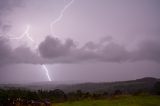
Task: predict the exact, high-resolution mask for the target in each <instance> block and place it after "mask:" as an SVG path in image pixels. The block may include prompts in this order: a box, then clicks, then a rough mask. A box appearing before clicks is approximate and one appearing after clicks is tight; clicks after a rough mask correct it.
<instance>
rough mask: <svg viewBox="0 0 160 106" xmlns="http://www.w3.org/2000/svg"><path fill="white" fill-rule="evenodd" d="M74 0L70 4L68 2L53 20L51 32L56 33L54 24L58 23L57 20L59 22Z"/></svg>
mask: <svg viewBox="0 0 160 106" xmlns="http://www.w3.org/2000/svg"><path fill="white" fill-rule="evenodd" d="M64 1H66V0H64ZM73 2H74V0H71V1H70V2H69V3H68V4H66V5H65V6H64V8H63V9H62V10H61V12H60V15H59V16H58V17H57V18H56V19H55V20H54V21H53V22H51V24H50V30H51V33H52V34H53V35H55V34H54V31H53V26H54V24H56V23H57V22H59V21H60V20H61V19H62V17H63V15H64V12H65V11H66V10H67V9H68V7H69V6H70V5H71V4H72V3H73Z"/></svg>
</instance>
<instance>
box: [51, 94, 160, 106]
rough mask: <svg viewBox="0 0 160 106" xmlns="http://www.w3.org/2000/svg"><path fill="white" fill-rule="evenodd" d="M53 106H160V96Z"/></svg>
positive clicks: (124, 97) (127, 97)
mask: <svg viewBox="0 0 160 106" xmlns="http://www.w3.org/2000/svg"><path fill="white" fill-rule="evenodd" d="M52 106H160V96H146V95H145V96H119V97H115V98H108V99H103V100H82V101H76V102H65V103H59V104H53V105H52Z"/></svg>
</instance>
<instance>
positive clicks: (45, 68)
mask: <svg viewBox="0 0 160 106" xmlns="http://www.w3.org/2000/svg"><path fill="white" fill-rule="evenodd" d="M42 67H43V68H44V70H45V71H46V75H47V77H48V80H49V81H52V80H51V78H50V76H49V73H48V69H47V67H46V66H45V65H44V64H43V65H42Z"/></svg>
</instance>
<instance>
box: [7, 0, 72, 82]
mask: <svg viewBox="0 0 160 106" xmlns="http://www.w3.org/2000/svg"><path fill="white" fill-rule="evenodd" d="M64 1H65V0H64ZM73 2H74V0H71V1H70V2H69V3H68V4H66V5H65V6H64V8H63V9H62V10H61V12H60V15H59V16H58V17H57V18H56V19H55V20H54V21H53V22H51V24H50V30H51V33H52V34H53V35H55V34H54V32H53V31H52V30H53V26H54V24H56V23H57V22H59V21H60V20H61V19H62V17H63V15H64V12H65V11H66V9H67V8H68V7H69V6H70V5H71V4H72V3H73ZM29 30H30V25H27V27H26V30H25V31H24V33H23V34H22V35H21V36H18V37H7V38H8V39H13V40H14V39H15V40H16V39H22V38H23V37H25V36H26V37H27V38H28V39H29V40H30V41H32V42H35V41H34V40H33V39H32V37H31V36H30V33H29ZM41 66H42V68H43V69H44V70H45V73H46V76H47V78H48V81H52V80H51V78H50V75H49V71H48V69H47V67H46V66H45V65H44V64H42V65H41Z"/></svg>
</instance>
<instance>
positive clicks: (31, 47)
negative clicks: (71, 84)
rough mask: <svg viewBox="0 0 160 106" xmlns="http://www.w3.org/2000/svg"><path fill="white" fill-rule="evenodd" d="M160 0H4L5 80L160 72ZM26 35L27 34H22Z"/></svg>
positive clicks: (1, 55)
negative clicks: (43, 65)
mask: <svg viewBox="0 0 160 106" xmlns="http://www.w3.org/2000/svg"><path fill="white" fill-rule="evenodd" d="M159 11H160V1H159V0H0V83H30V82H40V81H48V78H47V76H46V72H45V70H44V69H43V68H42V66H41V65H42V64H45V65H46V67H47V69H48V70H49V76H50V77H51V79H52V81H87V82H88V81H89V82H95V81H96V82H100V81H120V80H131V79H137V78H142V77H156V78H160V65H159V64H160V41H159V40H160V21H159V19H160V12H159ZM23 35H24V36H23Z"/></svg>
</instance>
